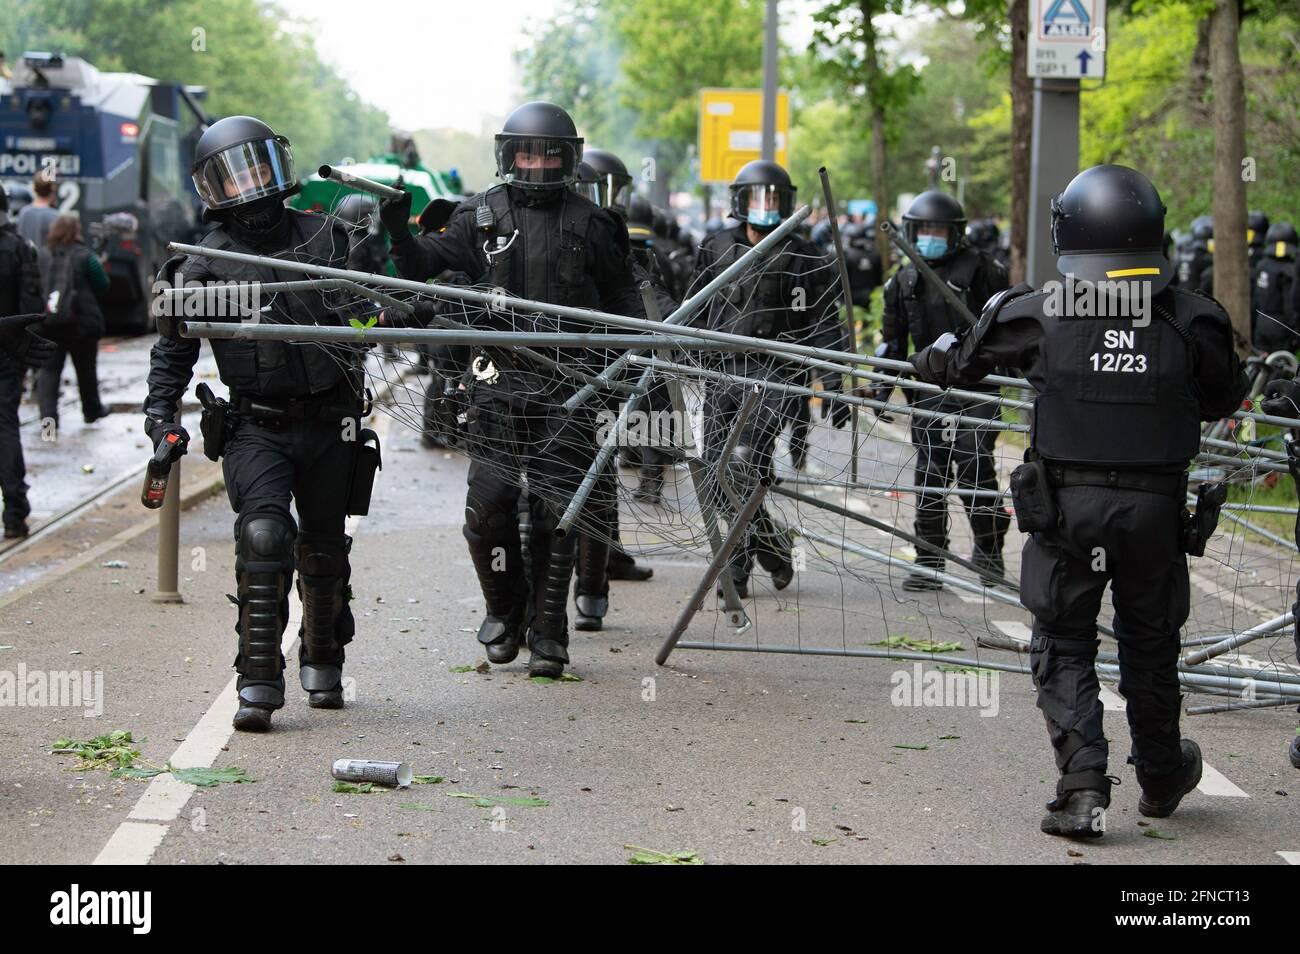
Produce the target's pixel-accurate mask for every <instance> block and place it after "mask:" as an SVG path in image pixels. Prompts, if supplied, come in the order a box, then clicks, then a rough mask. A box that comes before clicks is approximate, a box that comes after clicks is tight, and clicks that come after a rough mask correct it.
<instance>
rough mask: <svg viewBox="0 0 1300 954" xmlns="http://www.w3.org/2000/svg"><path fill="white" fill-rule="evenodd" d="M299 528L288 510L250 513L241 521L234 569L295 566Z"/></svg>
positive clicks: (280, 568) (242, 570) (272, 569)
mask: <svg viewBox="0 0 1300 954" xmlns="http://www.w3.org/2000/svg"><path fill="white" fill-rule="evenodd" d="M296 536H297V530H296V528H295V527H294V525H293V521H292V520H291V519H290V518H289V517H288V516H286V515H285V514H282V513H279V512H277V511H273V510H268V511H262V512H258V513H253V514H248V515H247V516H245V517H244V519H243V520H242V521H241V522H240V526H239V536H238V538H237V541H236V544H235V571H236V572H237V573H238V572H244V571H245V570H247V571H250V572H262V573H266V572H271V571H274V570H282V571H285V572H287V571H290V570H292V569H293V543H294V538H295V537H296Z"/></svg>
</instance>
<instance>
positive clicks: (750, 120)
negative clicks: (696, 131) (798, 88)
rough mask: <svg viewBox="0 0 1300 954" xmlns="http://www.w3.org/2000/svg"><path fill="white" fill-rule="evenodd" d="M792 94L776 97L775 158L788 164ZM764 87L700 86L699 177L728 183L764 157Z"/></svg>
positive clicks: (786, 165)
mask: <svg viewBox="0 0 1300 954" xmlns="http://www.w3.org/2000/svg"><path fill="white" fill-rule="evenodd" d="M789 131H790V97H789V95H788V94H787V93H785V92H781V93H779V94H778V95H777V98H776V143H775V145H776V162H778V163H779V164H780V165H782V166H785V167H786V168H789V166H788V162H787V153H786V145H787V140H788V138H789ZM762 145H763V91H762V90H761V89H703V90H700V181H701V182H705V183H709V182H717V183H724V184H729V183H730V182H731V181H732V180H733V179H735V178H736V173H737V172H739V171H740V167H741V166H743V165H744V164H745V163H747V162H751V161H753V160H754V159H760V158H762Z"/></svg>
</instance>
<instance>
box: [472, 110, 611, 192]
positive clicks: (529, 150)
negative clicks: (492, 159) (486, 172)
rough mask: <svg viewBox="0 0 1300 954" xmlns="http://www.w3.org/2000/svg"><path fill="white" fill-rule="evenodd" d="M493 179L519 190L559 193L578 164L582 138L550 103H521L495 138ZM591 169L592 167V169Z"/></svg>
mask: <svg viewBox="0 0 1300 954" xmlns="http://www.w3.org/2000/svg"><path fill="white" fill-rule="evenodd" d="M495 151H496V160H497V175H499V176H500V177H501V178H502V179H504V180H505V181H506V183H507V184H509V185H512V186H519V187H520V188H523V189H563V188H564V187H565V186H568V185H570V184H572V182H573V181H574V179H575V177H576V176H577V174H578V163H580V162H581V161H582V137H581V136H579V135H578V128H577V127H576V126H574V125H573V120H572V119H570V118H569V114H568V113H566V112H565V111H564V110H563V109H561V108H560V107H559V106H556V105H555V104H554V103H546V102H542V101H540V100H539V101H537V102H534V103H524V105H522V106H520V107H519V108H518V109H516V110H515V111H514V112H513V113H511V114H510V116H509V118H507V119H506V122H505V125H504V126H503V127H501V132H499V133H497V136H496V147H495ZM593 168H594V167H593Z"/></svg>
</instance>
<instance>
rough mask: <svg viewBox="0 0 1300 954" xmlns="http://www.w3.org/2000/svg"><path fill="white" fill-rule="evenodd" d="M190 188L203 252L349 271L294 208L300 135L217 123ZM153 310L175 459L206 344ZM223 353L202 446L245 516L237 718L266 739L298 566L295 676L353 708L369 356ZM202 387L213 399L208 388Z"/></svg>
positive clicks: (298, 307)
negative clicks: (351, 519) (363, 364)
mask: <svg viewBox="0 0 1300 954" xmlns="http://www.w3.org/2000/svg"><path fill="white" fill-rule="evenodd" d="M193 179H194V186H195V188H196V189H197V190H198V194H199V197H200V198H201V199H202V200H203V202H204V203H205V205H206V208H205V210H204V217H205V219H207V220H209V221H214V222H216V223H217V226H216V228H214V229H213V230H212V231H211V232H209V233H208V234H207V235H206V236H205V237H204V238H203V240H202V243H201V244H202V245H203V247H205V248H211V249H225V250H230V251H236V252H245V253H249V254H256V255H265V256H273V257H278V258H284V259H286V260H290V261H299V262H313V263H317V264H324V265H329V266H332V267H335V268H341V267H343V266H344V265H345V263H346V262H347V259H348V251H349V248H348V230H347V228H346V227H345V226H344V225H343V223H342V222H340V221H339V220H338V219H335V218H334V217H332V216H327V215H316V214H310V213H306V212H299V211H297V210H294V209H289V208H286V207H285V205H284V200H285V199H286V198H287V197H288V196H290V195H292V194H293V193H294V192H296V191H297V190H298V187H299V185H298V181H297V178H296V177H295V175H294V168H293V156H292V154H291V153H290V150H289V142H288V140H287V139H285V138H284V137H282V136H277V135H276V134H275V133H274V132H273V131H272V130H271V128H270V127H269V126H267V125H266V124H265V123H263V122H261V121H260V120H258V119H254V118H252V117H250V116H230V117H227V118H225V119H222V120H219V121H218V122H216V123H214V124H213V125H212V126H211V127H209V128H208V129H207V130H206V131H205V132H204V133H203V135H202V136H201V137H200V138H199V141H198V144H197V145H196V147H195V157H194V166H193ZM162 277H163V279H165V280H166V281H167V282H169V283H172V284H179V283H180V282H182V281H183V282H184V283H185V284H187V285H189V284H191V283H193V282H210V281H211V282H258V281H263V282H273V281H279V282H282V281H288V280H295V279H297V280H300V279H301V275H300V274H298V273H296V272H295V273H287V272H286V273H280V272H277V271H276V270H274V269H268V268H262V267H257V266H252V265H243V264H239V263H235V262H229V261H221V260H217V259H211V258H205V257H203V256H194V257H188V256H177V257H175V258H173V259H171V260H169V261H168V262H167V263H166V264H165V265H164V266H163V275H162ZM159 304H160V305H162V304H163V303H161V302H160V303H159ZM156 310H157V311H162V312H163V315H162V316H160V318H159V338H158V341H157V343H156V344H155V345H154V347H153V352H152V355H151V361H150V369H149V396H148V397H147V398H146V400H145V406H144V408H145V415H146V418H145V431H146V433H148V434H149V436H150V437H151V438H152V439H153V442H154V446H155V448H156V447H157V446H158V445H159V444H160V443H161V442H162V441H164V440H166V439H167V438H168V435H169V434H177V435H179V436H180V437H181V441H180V442H179V449H178V454H177V456H179V453H184V445H185V443H186V442H187V441H188V439H189V435H188V434H186V433H185V430H184V429H183V428H182V427H181V426H180V425H178V424H176V423H175V408H176V405H177V402H178V401H179V400H180V398H181V395H182V394H183V393H184V391H185V388H186V386H187V385H188V383H189V380H190V376H191V374H192V372H193V368H194V363H195V361H196V360H198V356H199V340H198V339H194V338H182V337H180V336H179V335H178V334H177V331H176V323H175V321H174V320H170V321H169V320H167V318H166V317H165V316H166V314H167V313H168V311H169V309H168V308H165V307H162V308H156ZM173 313H174V311H173ZM259 313H261V314H266V315H267V316H268V317H269V318H270V319H271V320H274V321H276V322H281V323H294V324H305V325H311V324H321V325H346V323H347V318H348V315H347V314H345V313H343V310H342V309H339V308H336V307H334V306H332V305H331V304H330V302H328V301H327V300H326V299H325V298H324V297H323V296H322V295H321V294H318V293H306V294H304V293H296V294H286V293H278V294H275V295H272V296H270V300H269V302H267V301H263V302H262V303H261V307H260V312H259ZM230 320H238V319H237V318H233V317H232V318H231V319H230ZM212 351H213V354H214V356H215V357H216V360H217V370H218V372H219V373H220V375H221V380H222V382H223V383H224V384H225V385H226V386H227V387H228V388H229V389H230V402H229V405H226V404H225V403H224V402H217V401H215V400H214V399H205V405H207V407H208V410H207V412H206V413H205V415H204V418H205V420H204V452H205V453H206V454H207V456H208V457H210V458H211V459H212V460H216V459H217V456H218V454H222V455H223V456H224V460H223V463H222V469H223V473H224V475H225V480H226V490H227V493H228V494H229V497H230V503H231V506H232V507H233V508H234V510H235V513H236V514H238V516H237V517H236V519H235V547H236V550H235V552H236V559H235V575H236V587H237V594H238V595H237V600H236V602H237V604H238V607H239V621H238V624H237V625H236V631H237V632H238V634H239V653H238V655H237V656H236V658H235V669H236V670H237V671H238V673H239V680H238V690H239V709H238V711H237V712H236V713H235V718H234V724H235V728H237V729H242V730H244V731H266V730H268V729H270V727H271V713H272V712H274V711H275V710H276V709H279V708H281V707H282V706H283V705H284V677H283V670H284V657H283V656H282V655H281V653H280V640H281V636H282V635H283V632H284V628H285V626H286V625H287V623H288V616H289V587H290V585H291V584H292V582H293V572H294V569H295V567H296V568H297V571H298V592H299V594H300V596H301V598H302V606H303V619H302V628H301V629H300V631H299V635H300V638H301V644H300V646H299V652H298V661H299V678H300V681H301V683H302V687H303V689H305V690H306V691H307V694H308V696H307V703H308V705H310V706H312V707H314V708H319V709H338V708H341V707H342V706H343V685H342V678H343V661H344V646H345V645H346V644H347V643H348V642H349V641H350V640H351V639H352V636H353V630H354V623H353V618H352V612H351V610H350V609H349V608H348V602H349V600H350V599H351V588H350V587H349V585H348V580H349V576H350V573H351V568H350V565H349V562H348V551H349V549H350V548H351V543H352V541H351V538H350V537H348V536H347V535H345V534H344V532H343V531H344V521H345V517H346V514H347V513H349V512H351V513H364V512H365V505H364V504H365V502H364V501H358V500H353V501H350V500H349V496H350V495H351V494H353V493H354V492H356V493H363V492H364V491H366V490H368V488H369V483H368V481H367V480H366V479H365V474H364V473H362V471H363V470H364V466H365V463H366V461H372V460H373V455H372V454H371V453H370V452H369V449H367V450H366V451H362V450H361V447H362V444H363V440H364V438H365V436H366V435H367V433H368V432H363V431H361V430H360V418H361V416H362V414H363V401H362V393H363V390H362V381H363V378H362V374H361V368H360V351H359V350H358V348H357V347H355V346H352V345H330V346H327V347H326V346H321V345H318V344H303V345H299V344H290V343H287V342H278V341H277V342H273V341H248V340H240V339H230V340H221V339H215V340H213V341H212ZM200 392H201V393H200V397H201V398H202V397H203V396H204V395H203V392H204V389H203V388H200ZM223 418H224V420H223ZM370 473H371V475H373V470H371V472H370ZM354 475H355V476H357V477H358V478H359V479H357V480H356V481H355V486H354ZM291 501H292V502H293V504H294V505H296V507H297V511H298V520H299V523H298V524H295V522H294V518H293V516H292V514H291V513H290V502H291Z"/></svg>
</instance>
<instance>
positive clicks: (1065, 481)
mask: <svg viewBox="0 0 1300 954" xmlns="http://www.w3.org/2000/svg"><path fill="white" fill-rule="evenodd" d="M1044 464H1045V467H1046V470H1047V479H1048V482H1049V483H1050V484H1051V485H1052V487H1054V488H1055V487H1110V488H1113V489H1118V490H1141V491H1144V492H1146V493H1149V494H1159V495H1160V496H1163V497H1175V498H1177V499H1178V500H1180V501H1181V500H1182V499H1183V498H1184V497H1185V496H1186V495H1187V473H1186V472H1185V471H1184V472H1182V473H1164V474H1159V473H1152V472H1150V471H1141V470H1121V469H1103V468H1093V467H1065V466H1062V465H1060V464H1048V463H1046V462H1044Z"/></svg>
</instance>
